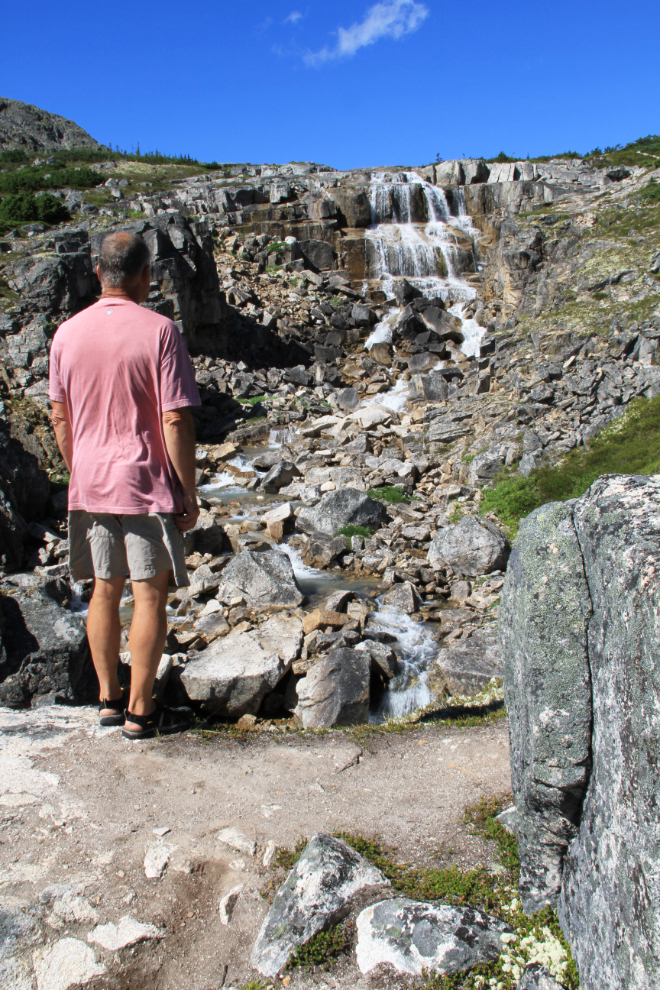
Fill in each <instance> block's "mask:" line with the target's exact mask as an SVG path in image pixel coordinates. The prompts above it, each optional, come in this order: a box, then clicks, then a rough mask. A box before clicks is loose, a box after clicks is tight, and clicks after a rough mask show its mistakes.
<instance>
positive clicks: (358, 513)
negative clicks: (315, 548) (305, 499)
mask: <svg viewBox="0 0 660 990" xmlns="http://www.w3.org/2000/svg"><path fill="white" fill-rule="evenodd" d="M386 521H387V512H386V511H385V508H384V506H383V505H381V503H380V502H378V501H376V499H373V498H369V496H368V495H366V494H365V493H364V492H358V491H356V489H355V488H340V489H338V490H337V491H334V492H328V493H327V494H326V495H324V496H323V498H322V499H321V501H320V502H319V503H318V505H315V506H314V507H313V508H311V509H303V510H302V512H301V513H300V515H299V516H298V518H297V520H296V528H297V529H299V530H300V531H301V532H303V533H324V534H325V535H326V536H334V535H335V534H336V533H337V531H338V530H340V529H343V527H344V526H368V527H370V528H372V529H378V528H379V527H380V526H381V525H382V524H383V523H385V522H386Z"/></svg>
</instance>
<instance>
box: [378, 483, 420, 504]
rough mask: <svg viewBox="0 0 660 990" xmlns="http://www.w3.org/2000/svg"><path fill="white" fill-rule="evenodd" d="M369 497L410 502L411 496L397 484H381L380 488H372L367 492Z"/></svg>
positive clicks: (394, 501) (393, 501)
mask: <svg viewBox="0 0 660 990" xmlns="http://www.w3.org/2000/svg"><path fill="white" fill-rule="evenodd" d="M367 495H368V496H369V498H377V499H380V501H381V502H391V503H394V504H395V503H397V502H409V501H410V496H409V495H406V493H405V492H404V490H403V488H399V487H398V486H397V485H381V486H380V487H379V488H370V489H369V491H368V492H367Z"/></svg>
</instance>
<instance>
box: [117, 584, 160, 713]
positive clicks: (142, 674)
mask: <svg viewBox="0 0 660 990" xmlns="http://www.w3.org/2000/svg"><path fill="white" fill-rule="evenodd" d="M169 576H170V572H169V571H163V573H162V574H157V575H156V577H153V578H147V579H145V580H144V581H133V596H134V598H135V611H134V612H133V621H132V623H131V631H130V635H129V638H128V648H129V650H130V651H131V697H130V701H129V703H128V710H129V712H133V714H134V715H150V714H151V712H152V711H153V710H154V708H155V703H154V700H153V697H152V695H153V690H154V681H155V679H156V673H157V671H158V664H159V663H160V659H161V657H162V655H163V649H164V647H165V638H166V636H167V615H166V612H165V606H166V605H167V585H168V581H169ZM125 727H126V729H129V730H131V731H135V732H139V731H140V728H141V726H139V725H137V724H136V723H135V722H129V721H127V722H126V726H125Z"/></svg>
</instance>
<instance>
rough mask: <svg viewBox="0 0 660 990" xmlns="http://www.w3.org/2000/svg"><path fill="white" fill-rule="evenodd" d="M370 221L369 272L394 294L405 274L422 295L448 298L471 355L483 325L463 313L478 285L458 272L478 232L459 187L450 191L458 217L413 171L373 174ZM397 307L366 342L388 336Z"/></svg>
mask: <svg viewBox="0 0 660 990" xmlns="http://www.w3.org/2000/svg"><path fill="white" fill-rule="evenodd" d="M369 202H370V205H371V221H372V225H371V227H370V228H369V229H368V230H367V232H366V238H367V241H368V245H369V247H368V258H369V275H370V278H372V279H380V280H381V282H382V285H383V290H384V291H385V292H386V293H387V294H388V295H389V296H392V295H393V287H394V279H395V278H406V279H407V280H408V281H409V282H411V283H412V284H413V285H415V286H416V288H418V289H419V290H420V291H421V292H422V293H423V294H424V295H425V296H428V297H433V296H439V297H440V298H441V299H443V300H444V301H445V302H449V303H450V306H449V309H448V311H449V312H450V313H451V314H452V315H453V316H458V317H459V319H461V320H462V322H463V335H464V337H465V340H464V342H463V345H462V350H463V352H464V353H465V354H466V355H468V356H471V355H475V354H478V352H479V342H480V340H481V337H482V336H483V333H484V330H483V328H482V327H480V326H479V325H478V324H477V323H476V322H475V321H474V320H470V319H466V318H464V317H463V311H464V309H465V306H466V304H467V303H468V302H470V301H471V300H472V299H474V298H475V296H476V290H475V289H473V288H472V286H470V285H468V283H467V282H466V281H465V279H464V278H462V276H461V267H462V262H463V257H464V255H465V250H466V249H465V246H463V247H461V243H459V242H462V243H463V245H465V242H466V240H467V242H468V243H470V242H471V249H472V252H474V235H475V234H476V231H475V229H474V227H473V226H472V222H471V220H470V217H469V215H468V213H467V209H466V206H465V196H464V194H463V190H462V189H459V190H457V191H456V193H455V194H454V202H455V204H456V205H457V208H458V216H452V214H451V210H450V209H449V204H448V202H447V197H446V196H445V193H444V191H443V190H442V189H440V188H439V187H438V186H434V185H432V184H431V183H430V182H426V181H425V180H424V179H423V178H422V177H421V176H420V175H418V173H417V172H396V173H388V172H378V173H373V174H372V177H371V183H370V186H369ZM397 316H398V312H396V311H395V312H393V313H390V315H389V316H388V317H387V319H386V320H384V321H382V322H381V323H379V324H378V325H377V326H376V327H375V328H374V331H373V333H372V334H371V336H370V337H369V339H368V340H367V342H366V345H365V346H366V347H367V348H369V347H371V346H372V345H373V344H375V343H377V342H379V341H388V342H389V341H391V339H392V325H393V323H394V322H396V317H397Z"/></svg>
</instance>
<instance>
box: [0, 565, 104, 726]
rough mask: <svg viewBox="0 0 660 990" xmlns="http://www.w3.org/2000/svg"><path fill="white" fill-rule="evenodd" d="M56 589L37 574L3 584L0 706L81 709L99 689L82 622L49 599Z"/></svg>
mask: <svg viewBox="0 0 660 990" xmlns="http://www.w3.org/2000/svg"><path fill="white" fill-rule="evenodd" d="M55 584H56V582H49V581H48V580H47V579H45V578H42V577H41V576H40V575H38V574H20V575H19V574H17V575H15V576H14V578H9V579H7V580H5V581H4V582H3V584H2V588H1V589H0V590H1V593H0V632H1V636H2V642H1V644H0V705H8V706H9V707H17V708H22V707H23V706H24V705H25V704H27V703H30V702H32V704H33V705H35V704H37V703H39V704H74V703H78V704H80V703H81V702H88V701H90V700H92V699H93V698H94V694H95V690H97V689H98V685H97V684H96V678H95V675H94V669H93V666H92V660H91V656H90V652H89V646H88V644H87V634H86V631H85V621H84V619H83V618H82V616H79V615H76V614H75V613H72V612H71V611H70V610H69V609H65V608H62V606H61V605H60V604H58V602H57V601H55V599H54V598H52V597H51V596H50V595H49V594H48V591H49V590H50V589H51V588H53V586H54V585H55ZM97 697H98V695H97Z"/></svg>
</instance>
